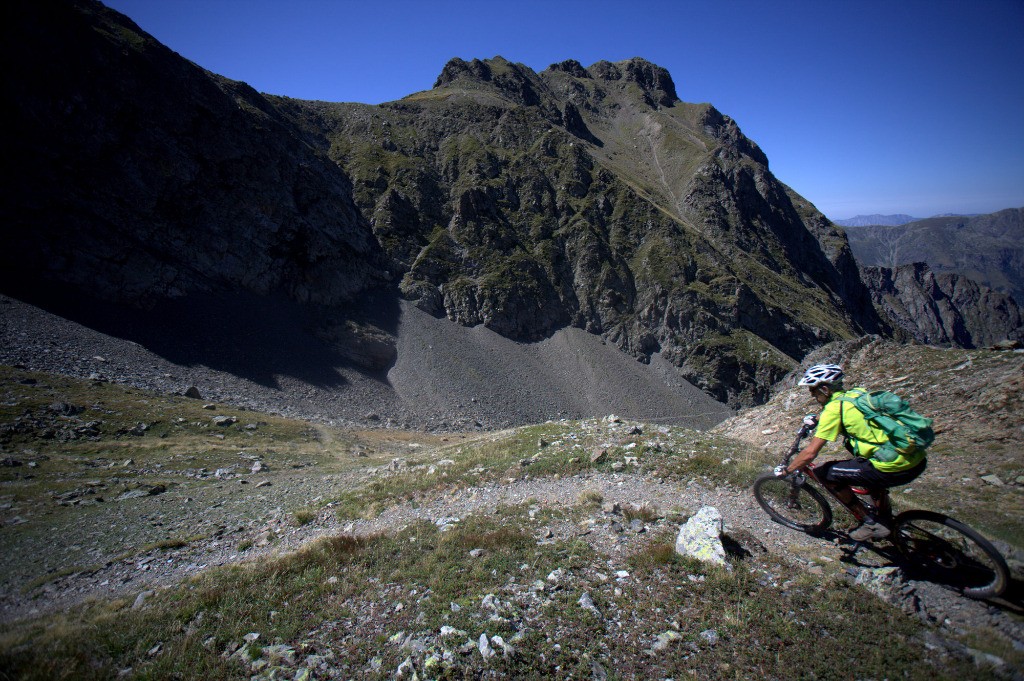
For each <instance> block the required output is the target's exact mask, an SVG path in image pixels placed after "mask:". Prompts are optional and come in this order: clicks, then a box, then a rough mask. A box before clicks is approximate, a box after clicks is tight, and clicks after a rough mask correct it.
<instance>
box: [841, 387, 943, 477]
mask: <svg viewBox="0 0 1024 681" xmlns="http://www.w3.org/2000/svg"><path fill="white" fill-rule="evenodd" d="M850 392H853V391H852V390H851V391H850ZM841 399H842V400H844V401H846V402H851V403H852V404H853V406H855V407H856V408H857V409H858V410H859V411H860V413H862V414H863V415H864V418H865V419H867V421H868V422H869V423H870V424H871V425H872V426H874V427H875V428H878V429H879V430H881V431H883V432H884V433H885V434H886V436H887V437H888V438H889V442H887V443H886V444H884V445H882V446H881V447H879V448H878V449H877V450H876V451H875V453H874V454H873V455H872V458H875V459H878V460H879V461H881V462H883V463H889V462H891V461H895V460H896V457H898V456H899V455H900V454H902V455H904V456H908V455H910V454H913V453H914V452H916V451H919V450H922V449H926V448H927V447H928V446H929V445H930V444H931V443H932V442H934V441H935V431H933V430H932V419H926V418H925V417H923V416H921V415H920V414H918V413H917V412H916V411H914V410H913V409H911V408H910V403H909V402H907V401H906V400H904V399H903V398H902V397H900V396H899V395H894V394H893V393H891V392H888V391H886V390H877V391H874V392H863V393H860V394H858V395H857V396H856V397H854V398H853V399H850V398H848V397H843V398H841Z"/></svg>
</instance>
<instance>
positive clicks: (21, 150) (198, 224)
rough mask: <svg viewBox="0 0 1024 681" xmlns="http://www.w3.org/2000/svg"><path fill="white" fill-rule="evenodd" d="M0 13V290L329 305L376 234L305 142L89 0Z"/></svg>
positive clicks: (232, 87)
mask: <svg viewBox="0 0 1024 681" xmlns="http://www.w3.org/2000/svg"><path fill="white" fill-rule="evenodd" d="M2 11H3V19H4V21H3V31H4V36H3V41H2V47H0V49H2V50H3V55H4V64H5V65H6V68H5V70H4V71H5V72H4V76H3V78H4V87H3V92H2V95H0V96H2V97H3V102H4V107H3V108H4V111H5V112H6V113H7V116H8V118H7V123H6V124H5V125H6V131H5V135H4V142H3V158H4V161H3V162H4V164H5V166H6V167H7V172H6V173H5V177H6V178H7V179H6V180H5V185H4V189H3V191H4V194H5V198H4V201H3V204H2V207H0V223H2V225H3V227H2V230H3V241H4V248H3V249H0V270H2V272H3V275H2V280H3V284H4V286H5V287H6V288H7V289H8V290H9V291H11V290H15V291H16V290H34V289H36V288H37V283H38V282H40V281H47V282H59V283H62V284H66V285H71V286H72V287H75V288H80V289H84V290H87V291H89V292H90V293H92V294H94V295H96V296H98V297H100V298H103V299H107V300H116V301H124V302H130V303H135V304H143V305H150V304H153V303H154V302H155V301H158V300H160V299H163V298H167V297H178V296H183V295H186V294H189V293H194V292H209V291H218V290H236V289H244V290H248V291H253V292H256V293H269V292H276V293H284V294H286V295H287V296H289V297H291V298H293V299H294V300H297V301H315V302H335V301H338V300H344V299H347V298H349V297H351V296H352V295H353V294H354V293H355V292H357V291H359V290H361V289H362V288H364V287H365V286H367V284H368V283H369V282H371V281H372V280H373V279H375V278H376V277H377V276H378V272H379V271H380V270H381V269H382V268H381V264H380V263H381V261H380V260H379V259H378V254H379V252H380V249H379V247H378V245H377V243H376V241H375V240H374V239H373V237H372V234H371V233H370V230H369V228H368V227H367V225H366V222H365V220H363V218H362V217H361V216H360V215H359V212H358V210H357V209H356V207H355V205H354V203H353V201H352V198H351V186H350V183H349V181H348V178H347V177H346V176H345V174H344V173H343V172H341V171H340V169H339V168H338V167H337V166H336V165H335V164H333V163H332V162H331V161H330V160H329V159H328V158H327V156H326V155H325V154H324V152H323V150H322V149H320V148H318V146H317V145H318V140H316V139H314V138H311V137H310V136H309V135H307V134H306V133H304V132H302V131H300V130H299V129H297V128H296V127H295V126H294V125H293V124H292V123H291V122H290V121H289V120H288V119H287V118H285V117H284V116H282V115H281V114H280V113H279V112H278V111H277V110H276V109H275V108H274V107H273V106H272V105H271V104H270V103H269V102H268V101H267V100H266V99H265V98H264V97H262V96H261V95H260V94H258V93H257V92H255V91H254V90H253V89H252V88H250V87H248V86H247V85H245V84H244V83H237V82H232V81H228V80H225V79H223V78H220V77H218V76H216V75H214V74H211V73H209V72H206V71H204V70H203V69H201V68H199V67H198V66H196V65H194V64H192V63H190V62H187V61H185V60H184V59H182V58H181V57H179V56H178V55H177V54H175V53H173V52H171V51H170V50H168V49H167V48H166V47H164V46H162V45H160V44H159V43H157V42H156V41H155V40H153V39H152V38H151V37H149V36H148V35H146V34H145V33H143V32H142V31H141V30H140V29H139V28H138V27H137V26H135V25H134V24H132V23H131V22H130V21H129V20H128V19H126V18H125V17H123V16H121V15H119V14H117V13H115V12H112V11H110V10H108V9H106V8H104V7H103V6H102V5H100V4H99V3H93V2H85V1H83V2H74V3H66V2H51V1H45V2H39V3H34V2H33V3H29V2H12V3H5V5H4V9H3V10H2Z"/></svg>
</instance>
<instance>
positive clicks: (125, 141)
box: [0, 0, 887, 405]
mask: <svg viewBox="0 0 1024 681" xmlns="http://www.w3.org/2000/svg"><path fill="white" fill-rule="evenodd" d="M3 11H4V13H5V16H4V19H5V21H4V24H3V27H4V28H3V30H4V31H5V35H4V41H3V48H2V49H3V50H4V57H5V60H6V62H5V63H7V64H9V68H8V69H6V71H5V75H4V79H5V87H4V90H3V95H2V96H3V97H4V103H5V104H6V107H5V109H6V110H7V111H8V112H10V115H11V119H12V122H11V123H9V131H10V133H11V134H9V135H7V136H6V137H5V141H4V148H3V151H4V162H5V164H7V166H8V170H9V172H8V173H7V176H8V177H10V178H12V179H11V180H10V181H9V182H8V183H7V184H6V186H5V188H4V191H5V194H6V196H5V201H4V202H3V207H2V209H0V210H2V211H3V212H2V213H0V218H2V224H3V241H4V245H5V248H4V249H2V254H0V265H2V268H0V269H2V270H3V275H2V279H0V283H2V285H3V287H4V288H5V290H6V292H15V293H17V292H19V291H25V290H35V289H36V288H37V287H40V286H43V285H45V284H48V283H52V282H56V283H57V284H60V285H63V286H68V285H70V286H73V287H77V288H78V289H80V290H84V291H88V292H89V293H90V294H92V295H95V296H97V297H100V298H103V299H107V300H116V301H124V302H128V303H131V304H134V305H143V306H147V305H153V304H156V303H159V302H160V301H162V300H167V299H168V298H176V297H182V296H188V295H190V294H193V295H205V294H207V293H210V292H235V291H243V292H247V293H255V294H257V295H269V294H275V295H278V296H280V295H282V294H283V295H284V296H286V297H287V298H290V299H291V300H292V301H297V302H300V303H322V304H330V305H333V304H337V303H342V302H345V301H351V300H353V299H361V298H363V296H361V295H360V294H361V293H362V292H365V291H368V290H370V289H374V288H381V287H384V288H385V289H387V288H389V287H391V290H392V291H394V290H395V289H396V288H397V289H398V291H400V294H401V295H402V296H404V297H406V298H407V299H409V300H412V301H415V302H416V304H417V305H418V306H419V307H420V308H422V309H423V310H426V311H428V312H430V313H432V314H434V315H437V316H441V315H444V316H447V317H448V318H449V319H451V320H453V321H455V322H458V323H460V324H464V325H477V324H484V325H486V326H487V327H489V328H491V329H493V330H495V331H497V332H499V333H501V334H502V335H504V336H506V337H509V338H512V339H516V340H523V341H533V340H538V339H542V338H546V337H548V336H550V335H551V334H552V333H553V332H554V331H556V330H557V329H560V328H563V327H566V326H575V327H579V328H582V329H586V330H587V331H590V332H592V333H595V334H600V335H602V336H603V337H604V338H606V339H607V340H608V341H609V342H611V343H613V344H615V345H616V346H618V347H620V348H621V349H623V350H624V351H626V352H628V353H630V354H632V355H634V356H635V357H637V358H639V359H641V360H647V359H649V358H650V357H651V356H652V355H653V354H655V353H660V354H662V355H663V356H664V357H666V358H668V359H669V360H670V361H671V362H673V363H674V364H675V365H676V366H678V367H680V368H681V370H682V372H683V374H684V375H685V376H686V377H687V378H689V379H690V380H691V381H692V382H693V383H695V384H697V385H699V386H701V387H702V388H704V389H705V390H706V391H708V392H709V393H711V394H712V395H714V396H715V397H717V398H719V399H720V400H723V401H728V402H729V403H730V404H733V405H737V404H748V403H751V402H756V401H759V400H761V399H763V398H764V397H765V396H766V395H767V391H768V388H769V387H770V385H771V384H772V383H773V382H774V381H775V380H776V379H777V378H778V377H780V376H781V375H783V374H785V373H786V372H787V371H789V370H790V369H791V368H792V366H793V365H794V363H795V362H796V361H798V360H799V359H800V358H801V357H803V356H804V355H805V354H806V353H807V352H809V351H810V350H812V349H813V348H815V347H817V346H819V345H821V344H822V343H825V342H828V341H831V340H836V339H842V338H849V337H852V336H856V335H860V334H861V333H864V332H882V333H885V332H886V330H887V329H886V326H885V323H884V322H883V321H882V320H881V319H880V318H879V316H878V314H877V312H876V311H875V309H874V307H873V306H872V304H871V300H870V296H869V295H868V292H867V289H866V288H865V287H864V286H863V284H862V283H861V281H860V279H859V277H858V273H857V270H856V267H855V265H854V262H853V259H852V256H851V252H850V249H849V247H848V245H847V242H846V239H845V236H844V235H843V233H842V231H840V230H838V229H837V228H835V227H834V226H833V225H832V224H831V223H829V222H828V220H826V219H825V218H824V216H822V215H821V214H820V213H819V212H818V211H817V210H815V209H814V207H813V206H811V205H810V204H808V203H807V202H806V201H804V200H803V199H801V198H800V197H799V196H798V195H797V194H796V193H795V192H793V191H792V190H790V189H789V188H788V187H786V186H785V185H783V184H782V183H780V182H779V181H778V180H777V179H776V178H775V177H774V176H773V175H772V173H771V172H770V170H769V168H768V161H767V158H765V155H764V154H763V152H761V150H760V149H759V148H758V147H757V145H756V144H754V143H753V142H752V141H750V140H749V139H747V138H746V137H745V136H744V135H743V133H742V132H741V131H740V129H739V127H738V126H737V125H736V123H735V122H734V121H733V120H731V119H730V118H729V117H728V116H725V115H723V114H721V113H720V112H718V111H717V110H715V109H714V108H713V107H711V106H709V105H707V104H687V103H684V102H681V101H680V100H679V99H678V97H677V93H676V86H675V84H674V82H673V80H672V78H671V77H670V75H669V74H668V72H667V71H665V70H664V69H662V68H660V67H658V66H656V65H654V64H651V63H649V62H646V61H644V60H642V59H631V60H628V61H624V62H619V63H614V64H613V63H609V62H598V63H596V64H593V65H591V66H590V67H587V68H584V67H583V66H582V65H581V64H579V63H577V62H573V61H567V62H563V63H561V64H556V65H553V66H552V67H550V68H549V69H547V70H545V71H543V72H541V73H535V72H534V71H532V70H531V69H529V68H527V67H525V66H523V65H520V64H513V63H510V62H508V61H506V60H504V59H502V58H500V57H496V58H494V59H489V60H484V61H480V60H473V61H471V62H465V61H462V60H452V61H451V62H449V64H447V65H446V66H445V67H444V68H443V70H442V72H441V75H440V76H439V78H438V79H437V83H436V85H435V87H434V88H433V89H431V90H429V91H425V92H420V93H416V94H413V95H410V96H409V97H406V98H404V99H402V100H400V101H397V102H392V103H388V104H383V105H380V106H367V105H357V104H328V103H322V102H304V101H297V100H292V99H288V98H284V97H271V96H264V95H260V94H258V93H256V92H254V91H253V90H252V89H251V88H249V87H248V86H246V85H245V84H243V83H236V82H231V81H228V80H225V79H223V78H220V77H218V76H216V75H214V74H211V73H209V72H206V71H204V70H202V69H201V68H199V67H197V66H196V65H194V64H192V63H190V62H187V61H185V60H183V59H181V58H180V57H178V56H177V55H176V54H174V53H172V52H171V51H169V50H167V49H166V48H165V47H163V46H161V45H160V44H158V43H157V42H156V41H154V40H153V39H152V38H151V37H149V36H147V35H146V34H144V33H143V32H141V31H140V30H139V29H138V27H137V26H135V25H134V24H132V23H131V22H130V21H129V20H127V19H126V18H124V17H122V16H120V15H118V14H117V13H115V12H112V11H110V10H107V9H106V8H104V7H103V6H102V5H99V4H98V3H94V2H90V1H89V0H80V1H76V2H67V3H65V2H59V3H58V2H53V3H49V2H42V3H28V2H20V3H19V2H16V3H7V4H6V5H5V8H4V10H3ZM392 308H393V306H392ZM336 326H339V328H340V327H344V326H345V324H344V320H340V321H338V323H337V324H336ZM335 335H337V334H335ZM350 336H351V334H349V335H345V336H344V338H342V339H341V340H338V338H334V337H333V336H332V339H333V340H332V342H336V343H343V342H344V343H348V341H346V340H345V338H347V339H349V340H351V341H352V343H354V344H355V345H356V346H358V345H359V343H360V342H361V341H360V340H359V339H360V338H361V337H362V336H361V334H359V333H357V334H356V335H355V336H353V337H351V338H350ZM339 338H340V337H339ZM374 338H376V336H375V337H374ZM374 342H376V340H375V341H374ZM384 344H385V345H387V343H386V342H385V343H384ZM389 356H390V355H389ZM377 364H380V362H376V360H375V366H376V365H377Z"/></svg>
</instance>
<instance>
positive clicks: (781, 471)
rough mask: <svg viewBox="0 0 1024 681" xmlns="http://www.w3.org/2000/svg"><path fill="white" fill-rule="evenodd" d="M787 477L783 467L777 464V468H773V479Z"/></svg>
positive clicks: (787, 473)
mask: <svg viewBox="0 0 1024 681" xmlns="http://www.w3.org/2000/svg"><path fill="white" fill-rule="evenodd" d="M787 475H789V471H788V470H786V467H785V466H784V465H782V464H779V465H778V466H776V467H775V477H777V478H784V477H786V476H787Z"/></svg>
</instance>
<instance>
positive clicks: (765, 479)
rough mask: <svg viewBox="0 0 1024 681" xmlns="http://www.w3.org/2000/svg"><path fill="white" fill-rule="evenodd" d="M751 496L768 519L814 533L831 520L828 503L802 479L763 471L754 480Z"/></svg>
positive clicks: (826, 525) (830, 522) (826, 526)
mask: <svg viewBox="0 0 1024 681" xmlns="http://www.w3.org/2000/svg"><path fill="white" fill-rule="evenodd" d="M754 498H755V499H757V503H758V504H760V505H761V508H763V509H764V511H765V513H767V514H768V515H770V516H771V517H772V520H774V521H775V522H777V523H779V524H782V525H785V526H786V527H789V528H792V529H794V530H800V531H801V532H807V533H808V534H818V533H820V532H823V531H824V530H825V529H826V528H828V526H829V525H831V524H832V507H831V506H829V504H828V501H827V500H826V499H825V495H823V494H822V493H821V492H819V491H818V490H817V489H815V488H814V487H811V486H810V485H808V484H807V482H806V480H804V481H802V482H797V481H795V480H794V479H793V478H791V477H790V478H778V477H775V475H774V474H772V473H766V474H764V475H762V476H761V477H759V478H758V479H757V480H755V481H754Z"/></svg>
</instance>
